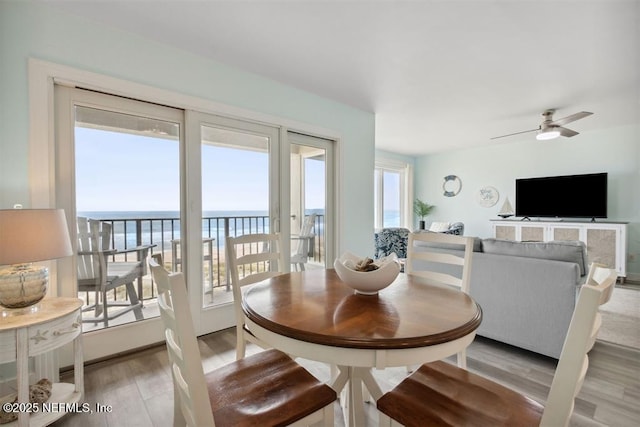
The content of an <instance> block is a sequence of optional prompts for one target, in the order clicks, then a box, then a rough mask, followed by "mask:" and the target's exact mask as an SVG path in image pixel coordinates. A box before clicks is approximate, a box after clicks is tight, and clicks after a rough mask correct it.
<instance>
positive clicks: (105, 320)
mask: <svg viewBox="0 0 640 427" xmlns="http://www.w3.org/2000/svg"><path fill="white" fill-rule="evenodd" d="M107 307H108V306H107V293H106V292H102V316H103V318H102V322H103V323H104V327H105V328H108V327H109V311H108V310H107Z"/></svg>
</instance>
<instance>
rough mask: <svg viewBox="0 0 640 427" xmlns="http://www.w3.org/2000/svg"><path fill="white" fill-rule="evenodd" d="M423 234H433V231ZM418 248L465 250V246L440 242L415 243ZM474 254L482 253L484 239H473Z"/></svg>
mask: <svg viewBox="0 0 640 427" xmlns="http://www.w3.org/2000/svg"><path fill="white" fill-rule="evenodd" d="M421 233H431V231H422V232H421ZM415 245H416V247H420V246H422V247H429V248H440V249H450V250H458V251H462V250H464V245H458V244H455V243H440V242H421V241H416V242H415ZM473 252H482V239H481V238H479V237H473Z"/></svg>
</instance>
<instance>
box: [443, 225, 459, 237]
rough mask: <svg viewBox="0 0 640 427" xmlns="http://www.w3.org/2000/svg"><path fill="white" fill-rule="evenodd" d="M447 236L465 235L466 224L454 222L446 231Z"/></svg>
mask: <svg viewBox="0 0 640 427" xmlns="http://www.w3.org/2000/svg"><path fill="white" fill-rule="evenodd" d="M444 233H446V234H455V235H456V236H462V235H464V223H462V222H454V223H452V224H451V225H450V226H449V229H448V230H447V231H444Z"/></svg>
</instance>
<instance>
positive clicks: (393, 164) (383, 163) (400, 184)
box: [374, 160, 411, 229]
mask: <svg viewBox="0 0 640 427" xmlns="http://www.w3.org/2000/svg"><path fill="white" fill-rule="evenodd" d="M410 170H411V166H410V165H409V164H407V163H404V162H398V161H390V160H376V167H375V172H374V191H375V194H374V202H375V214H374V221H375V222H374V223H375V227H376V229H380V228H385V227H407V228H410V224H411V209H409V207H410V206H411V205H410V188H409V187H410V185H409V183H410Z"/></svg>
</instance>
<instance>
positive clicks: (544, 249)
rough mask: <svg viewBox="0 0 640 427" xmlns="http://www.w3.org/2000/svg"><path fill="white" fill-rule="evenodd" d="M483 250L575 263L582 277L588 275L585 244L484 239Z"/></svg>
mask: <svg viewBox="0 0 640 427" xmlns="http://www.w3.org/2000/svg"><path fill="white" fill-rule="evenodd" d="M482 250H483V251H484V252H485V253H489V254H500V255H512V256H521V257H527V258H540V259H551V260H556V261H566V262H574V263H576V264H578V267H579V268H580V275H581V276H584V275H585V274H587V253H586V252H587V251H586V247H585V244H584V242H579V241H551V242H515V241H513V240H500V239H484V240H482Z"/></svg>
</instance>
